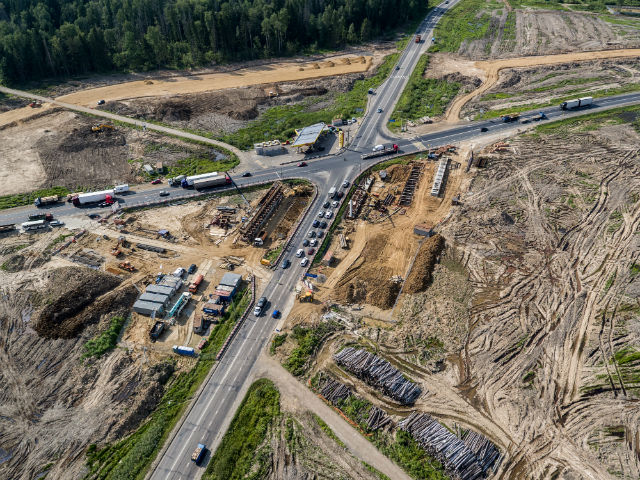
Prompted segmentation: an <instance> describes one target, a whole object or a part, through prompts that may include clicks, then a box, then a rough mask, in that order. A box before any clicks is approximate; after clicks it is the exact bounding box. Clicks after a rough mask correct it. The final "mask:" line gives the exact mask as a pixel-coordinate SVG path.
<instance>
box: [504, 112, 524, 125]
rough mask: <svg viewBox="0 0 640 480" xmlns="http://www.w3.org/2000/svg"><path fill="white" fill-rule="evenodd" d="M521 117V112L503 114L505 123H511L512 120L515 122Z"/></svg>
mask: <svg viewBox="0 0 640 480" xmlns="http://www.w3.org/2000/svg"><path fill="white" fill-rule="evenodd" d="M519 118H520V114H519V113H512V114H510V115H503V116H502V121H503V122H504V123H510V122H515V121H516V120H518V119H519Z"/></svg>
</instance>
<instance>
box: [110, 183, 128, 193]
mask: <svg viewBox="0 0 640 480" xmlns="http://www.w3.org/2000/svg"><path fill="white" fill-rule="evenodd" d="M128 191H129V185H128V184H126V183H125V184H124V185H116V186H115V187H113V193H124V192H128Z"/></svg>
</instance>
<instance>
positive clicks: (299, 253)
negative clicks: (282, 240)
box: [296, 248, 304, 258]
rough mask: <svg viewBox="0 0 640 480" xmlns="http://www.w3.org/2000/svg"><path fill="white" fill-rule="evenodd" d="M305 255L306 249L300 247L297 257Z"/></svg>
mask: <svg viewBox="0 0 640 480" xmlns="http://www.w3.org/2000/svg"><path fill="white" fill-rule="evenodd" d="M303 255H304V250H303V249H301V248H299V249H298V251H297V252H296V257H298V258H301V257H302V256H303Z"/></svg>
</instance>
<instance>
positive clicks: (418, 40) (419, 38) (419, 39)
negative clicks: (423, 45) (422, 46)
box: [416, 35, 422, 43]
mask: <svg viewBox="0 0 640 480" xmlns="http://www.w3.org/2000/svg"><path fill="white" fill-rule="evenodd" d="M421 41H422V35H416V43H420V42H421Z"/></svg>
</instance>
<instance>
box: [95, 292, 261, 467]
mask: <svg viewBox="0 0 640 480" xmlns="http://www.w3.org/2000/svg"><path fill="white" fill-rule="evenodd" d="M249 299H250V295H249V294H248V292H243V294H242V295H239V296H237V297H236V299H235V300H234V301H233V302H232V303H231V307H230V308H229V309H228V310H227V312H225V314H224V315H223V317H222V320H221V322H220V323H219V324H218V325H216V327H215V329H214V330H213V332H212V333H211V335H210V336H209V343H208V344H207V345H205V347H204V348H203V349H202V350H201V352H200V355H199V358H198V361H197V363H196V365H195V366H194V367H193V368H192V369H191V370H190V371H188V372H184V373H181V374H179V375H178V376H177V377H175V378H174V379H173V381H172V383H171V384H170V385H169V387H168V388H167V390H166V392H165V394H164V395H163V397H162V400H161V401H160V404H159V405H158V407H157V408H156V409H155V411H154V412H153V413H152V414H151V415H150V417H149V419H148V421H147V422H146V423H144V424H143V425H142V426H141V427H140V428H138V430H136V431H135V432H134V433H133V434H131V435H129V436H128V437H126V438H124V439H122V440H120V441H118V442H116V443H114V444H111V445H107V446H106V447H104V448H103V449H101V450H98V449H97V448H96V447H95V446H92V447H90V448H89V450H88V451H87V467H88V469H89V471H88V473H87V475H86V476H85V478H86V479H92V480H102V479H105V480H106V479H109V480H116V479H117V480H129V479H131V480H133V479H142V478H144V476H145V473H146V471H147V469H148V468H149V466H150V465H151V462H153V459H154V458H155V457H156V455H157V453H158V451H159V450H160V449H161V448H162V445H163V444H164V442H165V440H166V438H167V436H168V435H169V432H170V431H171V429H173V427H174V425H175V424H176V422H177V421H178V420H179V419H180V417H181V416H182V413H183V412H184V409H185V408H186V407H187V404H188V403H189V401H190V400H191V398H192V397H193V395H194V394H195V393H196V392H197V390H198V388H199V387H200V384H201V383H202V381H203V380H204V379H205V377H206V376H207V374H208V373H209V370H210V369H211V366H212V365H213V364H214V363H215V359H216V355H217V353H218V350H219V349H220V347H221V346H222V343H223V342H224V340H225V339H226V338H227V336H228V334H229V331H230V330H231V328H232V327H233V325H234V324H235V323H236V322H237V320H238V319H239V318H240V316H241V315H242V313H243V312H244V310H245V308H246V307H247V305H248V304H249Z"/></svg>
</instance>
